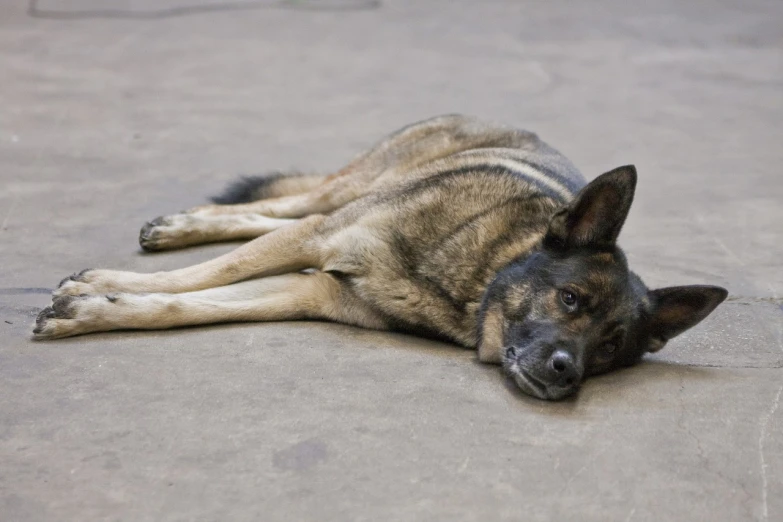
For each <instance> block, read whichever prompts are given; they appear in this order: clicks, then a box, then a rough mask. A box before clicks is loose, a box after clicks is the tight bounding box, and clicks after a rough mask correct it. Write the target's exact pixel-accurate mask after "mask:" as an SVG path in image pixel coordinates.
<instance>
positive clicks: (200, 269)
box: [52, 215, 326, 298]
mask: <svg viewBox="0 0 783 522" xmlns="http://www.w3.org/2000/svg"><path fill="white" fill-rule="evenodd" d="M324 219H326V218H325V217H324V216H321V215H314V216H309V217H307V218H304V219H300V220H298V221H296V222H295V223H292V224H290V225H288V226H285V227H282V228H279V229H277V230H275V231H273V232H271V233H270V234H267V235H265V236H261V237H259V238H257V239H255V240H253V241H251V242H249V243H246V244H244V245H242V246H240V247H238V248H237V249H236V250H233V251H232V252H229V253H228V254H225V255H223V256H220V257H218V258H215V259H212V260H210V261H206V262H204V263H200V264H198V265H193V266H190V267H187V268H182V269H179V270H172V271H171V272H156V273H153V274H139V273H135V272H120V271H115V270H92V269H90V270H84V271H82V272H80V273H79V274H75V275H72V276H70V277H68V278H66V279H64V280H63V281H61V282H60V285H59V287H58V288H57V289H56V290H55V291H54V292H53V294H52V295H53V297H55V298H56V297H62V296H66V295H70V296H80V295H83V294H88V295H95V294H105V293H112V292H127V293H148V292H164V293H181V292H192V291H196V290H203V289H206V288H214V287H217V286H224V285H227V284H231V283H235V282H237V281H242V280H245V279H250V278H253V277H263V276H269V275H277V274H284V273H288V272H297V271H300V270H304V269H306V268H321V266H322V263H323V260H324V255H325V253H324V251H323V249H322V248H321V247H320V246H319V244H318V242H317V241H314V239H315V238H316V236H317V234H318V230H319V227H320V225H321V224H322V223H323V221H324Z"/></svg>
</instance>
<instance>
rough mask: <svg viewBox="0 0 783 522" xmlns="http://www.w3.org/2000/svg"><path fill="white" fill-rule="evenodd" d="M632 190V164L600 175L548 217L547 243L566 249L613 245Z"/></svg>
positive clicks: (634, 187)
mask: <svg viewBox="0 0 783 522" xmlns="http://www.w3.org/2000/svg"><path fill="white" fill-rule="evenodd" d="M635 189H636V168H635V167H634V166H633V165H626V166H625V167H619V168H616V169H614V170H611V171H609V172H607V173H606V174H601V175H600V176H598V177H597V178H595V179H594V180H593V181H591V182H590V183H589V184H588V185H587V186H586V187H584V188H583V189H582V190H581V191H580V192H579V194H577V196H576V198H574V200H573V201H572V202H571V203H569V204H568V205H567V206H566V207H565V208H563V209H561V210H560V211H558V212H557V213H556V214H555V215H554V216H553V217H552V220H551V221H550V223H549V230H548V231H547V236H546V241H547V243H548V244H550V245H553V246H556V245H560V246H562V247H566V248H575V247H583V246H596V247H607V246H613V245H614V243H615V242H616V241H617V236H618V235H619V234H620V229H621V228H622V227H623V223H625V218H626V217H627V216H628V211H629V210H630V209H631V202H632V201H633V194H634V190H635Z"/></svg>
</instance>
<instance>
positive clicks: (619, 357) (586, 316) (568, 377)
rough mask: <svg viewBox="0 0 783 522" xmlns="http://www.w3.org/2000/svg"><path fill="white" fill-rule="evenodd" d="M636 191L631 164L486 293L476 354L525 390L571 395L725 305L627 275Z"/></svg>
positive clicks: (693, 290) (604, 181) (721, 293)
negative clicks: (624, 234) (626, 233)
mask: <svg viewBox="0 0 783 522" xmlns="http://www.w3.org/2000/svg"><path fill="white" fill-rule="evenodd" d="M635 187H636V170H635V169H634V167H632V166H627V167H620V168H618V169H615V170H613V171H611V172H607V173H606V174H603V175H601V176H599V177H598V178H596V179H595V180H594V181H593V182H591V183H590V184H588V185H587V186H586V187H584V188H583V189H582V190H581V192H580V193H579V194H578V195H577V196H576V197H575V198H574V200H573V201H572V202H570V203H569V204H568V205H566V206H565V207H563V208H562V209H560V210H559V211H557V212H556V213H555V214H554V215H553V217H552V219H551V221H550V223H549V228H548V230H547V232H546V234H545V236H544V238H543V240H542V242H541V245H540V246H539V247H538V248H537V249H535V250H534V251H533V253H531V254H530V255H529V256H527V257H525V258H524V259H521V260H519V261H518V262H515V263H512V264H511V265H509V266H508V267H506V268H505V269H504V270H503V271H502V272H501V273H499V274H498V276H497V278H496V279H495V280H494V281H493V282H492V284H491V285H490V286H489V287H488V289H487V292H486V294H485V296H484V301H483V304H482V312H481V332H480V335H479V338H480V344H479V353H480V354H484V355H485V356H486V354H491V355H490V358H492V359H494V360H496V361H499V362H502V365H503V368H504V370H505V371H506V372H507V373H508V374H509V375H510V376H511V377H512V378H513V379H514V381H515V382H516V383H517V385H518V386H519V387H520V388H521V389H522V391H524V392H526V393H528V394H530V395H533V396H536V397H539V398H542V399H560V398H563V397H566V396H568V395H570V394H572V393H573V392H575V391H576V390H577V389H578V387H579V385H580V383H581V382H582V381H583V380H584V379H585V378H586V377H589V376H590V375H596V374H600V373H605V372H609V371H612V370H615V369H618V368H621V367H625V366H631V365H633V364H635V363H637V362H638V361H639V360H640V359H641V358H642V356H643V355H644V354H645V353H647V352H656V351H658V350H660V349H661V348H663V347H664V345H665V344H666V342H667V341H669V339H671V338H673V337H674V336H676V335H679V334H680V333H682V332H684V331H685V330H687V329H688V328H691V327H692V326H694V325H696V324H697V323H698V322H699V321H701V320H702V319H704V318H705V317H707V316H708V315H709V314H710V313H711V312H712V311H713V310H714V309H715V307H717V306H718V305H719V304H720V303H721V302H722V301H723V300H724V299H725V298H726V295H727V292H726V290H725V289H723V288H720V287H717V286H679V287H670V288H662V289H658V290H649V289H648V288H647V287H646V286H645V285H644V283H643V282H642V280H641V279H640V278H639V277H638V276H637V275H636V274H634V273H633V272H631V271H630V270H629V269H628V263H627V261H626V258H625V255H624V254H623V252H622V250H620V248H618V247H617V244H616V241H617V236H618V235H619V233H620V229H621V228H622V226H623V223H624V222H625V218H626V216H627V215H628V211H629V209H630V207H631V202H632V201H633V195H634V189H635Z"/></svg>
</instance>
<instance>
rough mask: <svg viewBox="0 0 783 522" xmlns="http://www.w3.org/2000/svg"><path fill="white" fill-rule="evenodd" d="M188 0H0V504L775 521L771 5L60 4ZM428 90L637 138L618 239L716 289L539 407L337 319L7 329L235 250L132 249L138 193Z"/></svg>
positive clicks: (781, 39)
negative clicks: (86, 295) (57, 288)
mask: <svg viewBox="0 0 783 522" xmlns="http://www.w3.org/2000/svg"><path fill="white" fill-rule="evenodd" d="M205 4H206V2H204V1H198V0H194V1H191V0H165V1H163V0H158V1H153V0H147V1H138V0H137V1H127V2H118V1H117V2H111V3H110V2H106V1H105V0H104V1H101V0H60V1H57V0H41V1H40V2H38V5H39V8H40V9H50V10H51V9H59V10H60V14H59V15H56V14H52V13H49V14H48V15H46V16H48V18H40V17H39V18H34V17H30V16H28V15H27V14H26V5H25V3H24V2H23V1H21V0H8V1H5V2H3V3H2V5H1V6H0V78H2V80H1V81H0V100H1V101H0V110H1V111H2V112H0V159H1V160H2V169H0V229H1V230H0V265H1V266H2V270H0V520H3V521H38V520H51V521H64V520H74V521H84V520H132V521H144V520H204V521H208V520H265V521H267V520H268V521H272V520H280V521H295V520H297V521H298V520H335V521H342V520H427V521H430V520H596V521H608V520H618V521H620V520H636V521H639V520H709V521H715V520H727V521H739V520H769V521H774V520H783V437H782V436H781V430H782V429H783V408H779V404H780V400H781V390H783V369H781V366H782V365H783V308H782V307H781V302H782V301H781V299H780V296H781V295H783V271H782V270H781V266H780V259H781V257H783V232H782V231H781V230H782V227H781V222H782V221H783V208H782V207H781V201H783V182H781V178H780V171H781V165H783V147H782V146H781V143H783V131H782V130H781V129H783V3H781V2H780V1H778V0H769V1H759V0H744V1H741V0H724V1H710V2H707V1H694V2H681V1H679V0H665V1H654V2H652V1H642V0H638V1H637V0H634V1H624V0H602V1H595V2H582V3H579V2H565V1H563V2H559V1H558V2H546V3H544V2H539V3H537V4H536V5H537V7H535V8H533V7H525V6H524V5H522V4H523V3H522V2H514V1H510V0H509V1H500V0H490V1H485V2H463V1H454V0H449V1H446V0H441V1H427V2H423V1H415V0H407V1H397V0H384V1H383V2H377V3H373V2H369V3H364V4H362V2H359V1H354V2H352V1H350V0H342V1H341V2H339V1H338V0H330V1H329V2H327V1H326V0H324V1H321V2H318V1H317V0H310V1H298V2H288V3H283V4H276V3H275V2H266V3H264V2H262V3H261V4H263V5H262V6H261V7H258V8H256V9H250V10H244V11H227V12H206V13H191V14H187V13H184V14H182V15H181V16H171V17H168V18H164V19H154V18H153V19H123V18H116V17H114V18H111V17H106V16H103V17H101V16H92V17H90V16H87V15H88V14H89V13H85V12H81V13H79V10H84V9H90V8H95V7H96V6H97V7H100V6H103V7H104V8H105V7H106V6H107V5H109V6H111V5H116V6H118V7H122V6H130V7H132V8H135V9H140V10H143V9H158V8H161V6H163V7H177V6H184V5H202V6H203V5H205ZM326 4H328V5H331V6H335V5H337V4H339V5H342V6H345V5H349V4H350V5H354V6H356V5H358V7H361V5H364V6H365V7H372V6H373V5H375V7H377V8H372V9H371V8H368V9H356V10H341V11H334V10H317V9H316V10H314V9H308V8H312V7H319V6H323V5H326ZM359 4H361V5H359ZM93 14H95V15H100V14H101V13H93ZM103 14H104V15H112V13H103ZM169 14H177V13H169ZM68 16H74V18H73V19H68ZM445 112H463V113H469V114H475V115H478V116H482V117H486V118H491V119H496V120H500V121H504V122H508V123H514V124H517V125H520V126H524V127H526V128H529V129H532V130H535V131H537V132H538V133H539V134H540V135H541V136H542V137H543V138H544V139H546V140H547V141H549V142H550V143H552V144H553V145H554V146H556V147H557V148H559V149H560V150H562V151H563V152H564V153H565V154H567V155H568V156H569V157H570V158H571V159H572V160H574V162H575V163H576V164H577V165H578V166H580V167H581V168H582V170H583V171H584V172H585V173H586V174H587V175H588V176H589V177H592V176H594V175H597V174H599V173H600V172H603V171H605V170H608V169H610V168H612V167H615V166H617V165H619V164H624V163H635V164H636V165H637V167H638V169H639V173H640V182H639V186H638V191H637V201H636V203H635V205H634V208H633V209H632V211H631V217H630V220H629V222H628V224H627V226H626V228H625V230H624V232H623V235H622V237H621V244H622V245H624V246H625V247H626V249H627V251H628V253H629V257H630V261H631V264H632V266H633V267H634V268H635V269H636V270H637V271H638V272H639V273H640V274H641V275H642V277H643V278H644V279H645V280H646V281H647V282H648V283H649V284H650V285H652V286H661V285H673V284H687V283H714V284H721V285H725V286H726V287H727V288H729V289H730V291H731V297H730V300H729V301H727V302H726V303H725V304H724V305H722V306H721V307H720V308H719V309H718V311H716V312H715V314H714V315H713V316H712V317H710V318H709V319H708V320H706V321H705V322H704V323H703V324H702V325H700V326H699V327H697V328H695V329H694V330H692V331H691V332H688V333H687V334H686V335H683V336H682V337H681V338H679V339H677V340H676V341H675V342H672V343H670V346H669V347H667V349H666V350H665V351H663V352H661V354H660V355H659V356H657V357H654V358H651V360H650V361H649V362H647V363H645V364H643V365H641V366H639V367H637V368H634V369H632V370H628V371H625V372H620V373H617V374H614V375H609V376H606V377H602V378H597V379H594V380H592V381H589V382H588V384H586V385H585V386H584V388H583V390H582V392H581V393H580V394H579V396H578V398H577V399H575V400H572V401H568V402H563V403H546V402H542V401H537V400H533V399H528V398H525V397H521V396H520V395H519V394H518V393H515V392H514V391H513V390H512V389H511V388H509V387H508V386H507V385H506V383H505V382H504V380H503V379H502V377H501V375H500V372H499V370H498V369H497V368H495V367H486V366H482V365H480V364H478V363H476V361H475V358H474V354H473V353H471V352H466V351H464V350H460V349H457V348H454V347H452V346H449V345H445V344H438V343H434V342H428V341H422V340H419V339H416V338H412V337H407V336H404V335H395V334H383V333H375V332H369V331H362V330H358V329H354V328H349V327H343V326H337V325H328V324H319V323H288V324H281V323H278V324H255V325H224V326H217V327H208V328H207V327H204V328H191V329H183V330H179V331H169V332H150V333H141V332H140V333H113V334H100V335H90V336H85V337H79V338H74V339H70V340H63V341H56V342H49V343H34V342H31V341H30V332H31V328H32V321H33V318H34V317H35V315H36V312H37V311H38V310H39V309H40V308H41V307H43V306H45V305H47V304H48V302H49V295H48V294H49V291H50V289H51V288H52V287H53V285H54V284H56V283H57V282H58V281H59V280H60V279H61V278H62V277H64V276H66V275H68V274H71V273H72V272H75V271H78V270H80V269H82V268H85V267H106V268H119V269H128V270H137V271H156V270H161V269H171V268H176V267H181V266H184V265H187V264H191V263H193V262H197V261H200V260H204V259H207V258H210V257H213V256H215V255H217V254H219V253H223V252H226V251H228V250H229V249H230V248H232V245H218V246H209V247H203V248H196V249H190V250H186V251H181V252H176V253H167V254H158V255H144V254H142V253H140V252H139V250H138V247H137V243H136V240H137V233H138V230H139V227H140V226H141V225H142V224H143V222H144V221H145V220H147V219H149V218H152V217H155V216H157V215H160V214H166V213H170V212H173V211H177V210H180V209H182V208H185V207H188V206H193V205H195V204H199V203H201V202H202V201H204V197H205V195H207V194H210V193H215V192H217V191H219V190H220V189H221V188H222V187H223V186H224V185H225V183H227V182H228V181H229V180H231V179H233V178H234V177H235V176H236V175H237V174H238V173H251V172H258V171H264V170H267V169H274V168H286V167H292V166H296V167H299V168H302V169H310V168H312V169H320V170H329V169H334V168H336V167H339V166H340V165H341V164H342V163H344V162H345V161H347V160H348V159H349V158H351V157H352V155H353V154H355V153H357V152H359V151H360V150H361V149H362V148H363V147H366V146H368V145H369V144H371V143H372V142H373V141H375V140H376V139H377V138H379V137H380V136H381V135H383V134H384V133H386V132H388V131H391V130H393V129H395V128H397V127H399V126H401V125H403V124H405V123H409V122H412V121H415V120H419V119H422V118H425V117H427V116H430V115H434V114H438V113H445Z"/></svg>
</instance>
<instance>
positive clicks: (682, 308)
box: [647, 285, 729, 352]
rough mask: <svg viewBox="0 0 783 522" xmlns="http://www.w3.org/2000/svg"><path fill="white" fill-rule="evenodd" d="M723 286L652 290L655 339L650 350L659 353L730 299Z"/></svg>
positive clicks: (651, 325) (652, 320) (651, 322)
mask: <svg viewBox="0 0 783 522" xmlns="http://www.w3.org/2000/svg"><path fill="white" fill-rule="evenodd" d="M728 294H729V293H728V292H727V291H726V289H725V288H721V287H719V286H702V285H693V286H673V287H669V288H660V289H658V290H652V291H650V292H648V294H647V295H648V297H649V298H650V302H651V303H652V306H653V313H652V317H651V318H650V326H649V328H650V334H651V338H652V341H651V343H650V348H649V349H648V351H650V352H657V351H658V350H660V349H661V348H663V346H664V345H665V344H666V341H668V340H669V339H671V338H672V337H675V336H677V335H680V334H681V333H682V332H684V331H685V330H687V329H688V328H691V327H693V326H696V325H697V324H698V323H699V322H701V320H702V319H704V318H705V317H707V316H708V315H710V313H711V312H712V311H713V310H715V308H716V307H717V306H718V305H719V304H721V303H722V302H723V300H724V299H726V296H727V295H728Z"/></svg>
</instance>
